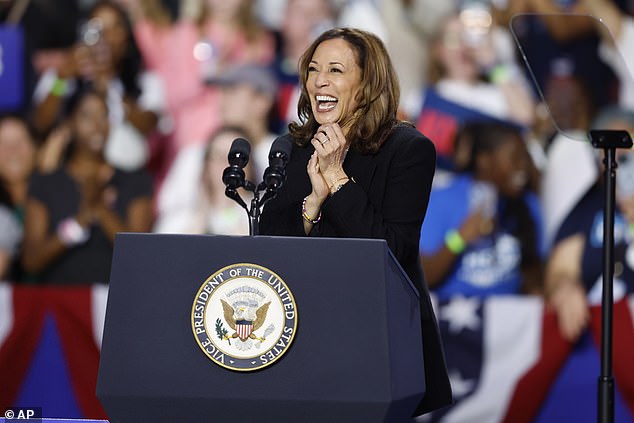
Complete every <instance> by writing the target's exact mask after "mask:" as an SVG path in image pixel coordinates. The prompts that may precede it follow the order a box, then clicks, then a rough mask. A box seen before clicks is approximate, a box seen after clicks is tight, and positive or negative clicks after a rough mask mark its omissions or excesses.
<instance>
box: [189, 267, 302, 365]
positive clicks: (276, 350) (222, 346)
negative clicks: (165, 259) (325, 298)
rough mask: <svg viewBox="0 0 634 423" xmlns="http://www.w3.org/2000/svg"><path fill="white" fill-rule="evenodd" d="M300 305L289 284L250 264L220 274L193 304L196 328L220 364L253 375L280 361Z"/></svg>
mask: <svg viewBox="0 0 634 423" xmlns="http://www.w3.org/2000/svg"><path fill="white" fill-rule="evenodd" d="M296 329H297V307H296V305H295V299H294V298H293V294H292V293H291V291H290V290H289V289H288V286H286V284H285V283H284V281H283V280H282V279H281V278H280V277H279V276H278V275H276V274H275V273H273V272H272V271H270V270H269V269H267V268H265V267H262V266H258V265H255V264H249V263H240V264H233V265H231V266H227V267H225V268H222V269H220V270H218V271H217V272H216V273H214V274H213V275H211V276H210V277H209V278H207V280H206V281H205V282H204V283H203V284H202V286H201V287H200V289H199V290H198V293H197V294H196V298H195V299H194V304H193V306H192V330H193V331H194V336H195V338H196V342H197V343H198V345H199V346H200V348H201V349H202V350H203V352H204V353H205V355H207V357H209V358H210V359H211V360H212V361H213V362H214V363H216V364H218V365H219V366H222V367H225V368H228V369H232V370H238V371H251V370H257V369H261V368H263V367H266V366H269V365H271V364H272V363H274V362H275V361H277V360H278V359H279V358H280V357H282V355H284V353H285V352H286V351H288V348H289V346H290V345H291V343H292V342H293V339H294V337H295V332H296Z"/></svg>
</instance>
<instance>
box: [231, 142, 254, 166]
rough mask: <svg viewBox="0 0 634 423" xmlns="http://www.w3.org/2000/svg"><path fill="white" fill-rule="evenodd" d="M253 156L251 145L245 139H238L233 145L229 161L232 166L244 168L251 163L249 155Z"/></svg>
mask: <svg viewBox="0 0 634 423" xmlns="http://www.w3.org/2000/svg"><path fill="white" fill-rule="evenodd" d="M250 154H251V144H249V141H247V140H245V139H244V138H236V139H235V140H233V142H232V143H231V148H230V149H229V154H228V155H227V159H228V160H229V165H230V166H238V167H240V168H244V167H245V166H246V165H247V163H249V155H250Z"/></svg>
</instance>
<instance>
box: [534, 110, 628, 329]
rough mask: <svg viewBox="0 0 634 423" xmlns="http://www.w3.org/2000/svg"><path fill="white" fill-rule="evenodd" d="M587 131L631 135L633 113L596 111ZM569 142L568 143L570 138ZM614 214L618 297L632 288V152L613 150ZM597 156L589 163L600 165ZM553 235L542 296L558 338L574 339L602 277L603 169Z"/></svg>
mask: <svg viewBox="0 0 634 423" xmlns="http://www.w3.org/2000/svg"><path fill="white" fill-rule="evenodd" d="M592 128H593V129H608V130H610V129H613V130H617V129H618V130H625V131H628V132H629V133H630V134H634V112H632V110H628V109H623V108H620V107H614V106H612V107H607V108H604V109H601V110H600V112H599V113H598V115H597V117H596V118H595V120H594V121H593V123H592ZM573 142H574V141H573ZM617 162H618V163H619V164H618V168H617V169H618V170H617V173H616V178H617V179H616V210H615V217H614V280H613V295H614V299H615V300H618V299H620V298H623V297H624V296H626V295H629V294H632V293H633V292H634V233H633V232H632V228H633V223H634V155H633V152H632V151H631V150H630V151H625V150H617ZM601 163H602V160H601V159H600V158H599V157H597V158H596V161H595V164H596V166H597V167H598V168H602V167H603V166H602V164H601ZM595 175H596V179H595V183H594V184H593V185H592V186H591V187H590V188H589V189H588V190H587V191H586V193H585V195H584V196H582V197H581V198H580V199H579V201H578V202H577V203H576V205H575V206H574V207H573V208H572V210H571V211H570V213H569V214H568V216H567V217H566V218H565V220H563V222H562V223H561V225H560V226H559V229H558V231H557V233H556V236H555V239H554V242H553V248H552V251H551V254H550V257H549V260H548V263H547V267H546V279H545V280H546V291H545V295H546V299H547V301H548V304H549V305H550V306H551V307H552V308H553V309H554V310H555V312H556V314H557V318H558V322H559V328H560V330H561V333H562V334H563V335H564V337H565V338H566V339H568V340H570V341H575V340H576V339H578V338H579V336H580V335H581V334H582V333H583V330H584V329H585V327H586V326H587V324H588V322H589V319H590V312H589V305H594V304H600V303H601V296H602V280H603V254H602V248H603V212H604V211H603V208H604V198H605V191H604V190H605V188H604V185H603V184H604V180H603V171H598V172H596V173H595Z"/></svg>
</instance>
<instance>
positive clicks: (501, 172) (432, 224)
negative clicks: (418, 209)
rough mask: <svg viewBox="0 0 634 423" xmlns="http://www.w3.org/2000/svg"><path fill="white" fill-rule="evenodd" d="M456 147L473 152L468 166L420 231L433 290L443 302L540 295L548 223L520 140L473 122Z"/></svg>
mask: <svg viewBox="0 0 634 423" xmlns="http://www.w3.org/2000/svg"><path fill="white" fill-rule="evenodd" d="M458 145H459V149H458V151H462V150H463V149H465V148H466V149H469V150H470V154H469V155H468V160H465V161H464V163H465V165H464V166H463V168H462V169H461V171H459V172H458V173H456V174H455V175H454V176H450V177H448V178H445V179H444V181H438V182H437V183H436V184H435V185H434V188H433V189H432V193H431V198H430V203H429V210H428V213H427V217H426V218H425V221H424V223H423V227H422V231H421V240H420V256H421V262H422V265H423V269H424V271H425V276H426V277H427V280H428V283H429V286H430V288H431V289H432V291H433V292H434V293H435V294H436V295H437V297H438V299H439V300H447V299H450V298H451V297H453V296H458V295H462V296H478V297H487V296H490V295H500V294H520V293H524V292H528V293H540V292H541V284H542V276H543V260H544V256H545V252H544V248H543V227H542V216H541V208H540V204H539V202H538V198H537V195H536V187H535V185H534V182H533V181H531V175H532V174H533V173H532V171H531V163H530V155H529V153H528V151H527V149H526V145H525V141H524V139H523V137H522V133H521V132H520V130H519V129H518V128H517V127H515V126H511V125H508V124H503V123H495V122H493V123H472V124H469V125H466V126H465V128H464V129H463V131H462V133H461V135H460V140H459V143H458ZM462 162H463V161H462V160H459V161H458V163H462ZM531 182H533V185H531ZM531 188H532V189H531Z"/></svg>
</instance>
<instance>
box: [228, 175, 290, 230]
mask: <svg viewBox="0 0 634 423" xmlns="http://www.w3.org/2000/svg"><path fill="white" fill-rule="evenodd" d="M276 170H277V173H276V176H277V175H280V176H279V178H280V179H276V180H275V181H274V183H271V182H270V181H269V183H266V182H261V183H260V184H259V185H257V186H256V185H255V184H254V183H253V182H250V181H247V180H245V181H244V185H243V186H244V189H246V190H247V191H250V192H252V193H253V198H252V199H251V205H250V207H249V206H247V204H246V202H245V201H244V200H243V199H242V197H241V196H240V194H239V193H238V191H237V189H235V188H232V187H229V186H227V188H226V189H225V195H226V196H227V197H229V198H231V199H232V200H234V201H235V202H237V203H238V204H239V205H240V206H241V207H242V208H243V209H244V210H246V212H247V215H248V216H249V236H255V235H259V234H260V214H261V210H262V207H263V206H264V205H265V204H266V203H267V202H268V201H269V200H272V199H273V198H274V197H275V195H277V190H278V188H279V187H280V186H282V184H283V182H284V179H285V177H286V173H285V172H284V171H283V169H282V170H280V169H276ZM267 173H268V169H267ZM264 190H266V192H265V193H264V195H262V196H260V194H261V193H262V191H264Z"/></svg>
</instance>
